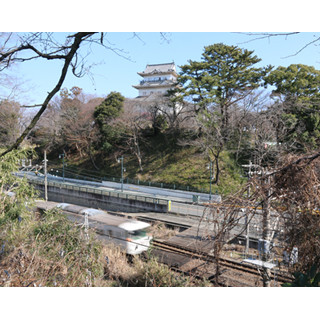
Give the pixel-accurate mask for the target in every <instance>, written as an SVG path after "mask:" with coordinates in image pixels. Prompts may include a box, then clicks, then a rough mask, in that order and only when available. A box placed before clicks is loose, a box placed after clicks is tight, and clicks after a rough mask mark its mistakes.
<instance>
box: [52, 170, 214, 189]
mask: <svg viewBox="0 0 320 320" xmlns="http://www.w3.org/2000/svg"><path fill="white" fill-rule="evenodd" d="M49 173H51V174H53V175H56V176H59V177H62V176H63V171H62V169H61V168H58V169H55V168H54V169H51V170H50V171H49ZM65 178H71V179H78V180H86V181H92V182H103V181H109V182H117V183H121V177H112V176H109V177H107V176H103V177H101V176H97V175H92V174H79V173H77V172H75V171H73V170H72V169H70V168H68V169H65ZM123 183H125V184H133V185H138V186H147V187H155V188H163V189H171V190H178V191H188V192H196V193H208V192H209V187H206V188H203V187H202V188H196V187H191V186H186V185H181V184H175V183H173V184H172V183H171V184H170V183H164V182H153V181H144V180H139V179H131V178H129V177H127V178H124V179H123ZM212 194H217V191H216V190H213V192H212Z"/></svg>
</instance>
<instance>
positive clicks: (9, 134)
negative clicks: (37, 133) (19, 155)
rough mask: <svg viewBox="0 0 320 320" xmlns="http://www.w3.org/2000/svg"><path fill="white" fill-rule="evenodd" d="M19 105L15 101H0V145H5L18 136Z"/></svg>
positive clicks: (19, 127) (19, 126) (20, 115)
mask: <svg viewBox="0 0 320 320" xmlns="http://www.w3.org/2000/svg"><path fill="white" fill-rule="evenodd" d="M21 117H22V114H21V112H20V106H19V104H18V103H17V102H14V101H9V100H4V101H0V145H1V146H2V147H7V146H9V145H10V144H12V143H13V142H14V141H15V139H16V138H17V137H18V135H19V133H20V131H21V130H20V129H21V123H20V121H21Z"/></svg>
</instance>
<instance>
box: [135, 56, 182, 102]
mask: <svg viewBox="0 0 320 320" xmlns="http://www.w3.org/2000/svg"><path fill="white" fill-rule="evenodd" d="M138 75H140V76H141V77H142V78H143V80H141V81H140V84H138V85H135V86H133V87H134V88H136V89H138V90H139V97H148V96H151V95H154V94H156V95H163V94H165V93H166V92H167V91H168V90H169V89H172V88H174V87H175V86H176V84H177V77H178V75H177V73H176V66H175V64H174V62H172V63H162V64H148V65H147V66H146V68H145V70H144V71H143V72H138Z"/></svg>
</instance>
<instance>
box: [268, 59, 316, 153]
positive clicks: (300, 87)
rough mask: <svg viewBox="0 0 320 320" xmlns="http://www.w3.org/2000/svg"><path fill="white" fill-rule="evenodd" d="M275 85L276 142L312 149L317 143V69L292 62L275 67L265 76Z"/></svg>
mask: <svg viewBox="0 0 320 320" xmlns="http://www.w3.org/2000/svg"><path fill="white" fill-rule="evenodd" d="M266 84H270V85H273V86H275V89H274V91H273V96H274V97H276V98H278V99H277V102H276V107H277V108H278V109H280V121H279V123H277V124H276V126H277V130H278V131H280V132H281V134H278V140H279V141H278V142H281V143H284V144H286V145H287V146H288V148H290V150H295V151H305V150H306V149H314V148H317V147H318V146H319V145H320V71H319V70H316V69H315V68H314V67H311V66H306V65H302V64H294V65H290V66H289V67H287V68H286V67H278V68H277V69H276V70H273V71H272V72H271V73H270V74H269V75H268V77H266Z"/></svg>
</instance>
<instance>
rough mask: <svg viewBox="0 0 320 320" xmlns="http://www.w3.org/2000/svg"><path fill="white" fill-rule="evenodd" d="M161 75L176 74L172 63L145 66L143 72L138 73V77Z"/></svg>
mask: <svg viewBox="0 0 320 320" xmlns="http://www.w3.org/2000/svg"><path fill="white" fill-rule="evenodd" d="M162 73H174V74H176V66H175V64H174V62H171V63H161V64H147V66H146V68H145V70H144V71H142V72H138V74H139V75H147V74H162Z"/></svg>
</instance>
